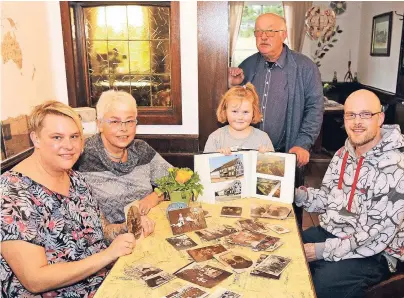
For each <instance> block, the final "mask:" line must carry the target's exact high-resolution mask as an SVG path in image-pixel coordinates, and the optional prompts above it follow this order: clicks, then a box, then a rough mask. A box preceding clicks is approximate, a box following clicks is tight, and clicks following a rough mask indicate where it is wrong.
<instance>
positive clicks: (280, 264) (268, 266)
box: [254, 255, 291, 276]
mask: <svg viewBox="0 0 404 298" xmlns="http://www.w3.org/2000/svg"><path fill="white" fill-rule="evenodd" d="M290 261H291V259H290V258H286V257H282V256H276V255H269V256H268V257H267V258H265V259H264V260H262V261H261V262H260V263H259V264H258V265H257V266H255V268H254V270H256V271H260V272H264V273H268V274H270V275H275V276H278V275H280V274H281V273H282V272H283V271H284V270H285V268H286V267H287V266H288V265H289V263H290Z"/></svg>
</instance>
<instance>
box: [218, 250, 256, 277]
mask: <svg viewBox="0 0 404 298" xmlns="http://www.w3.org/2000/svg"><path fill="white" fill-rule="evenodd" d="M213 257H214V258H215V259H216V260H218V261H219V262H220V263H222V264H224V265H225V266H230V267H231V269H232V270H233V271H234V272H236V273H243V272H244V271H246V270H247V269H248V268H250V267H251V266H253V264H254V262H253V261H252V260H251V259H250V258H249V257H247V256H245V255H243V254H240V253H238V252H234V251H225V252H222V253H220V254H217V255H214V256H213Z"/></svg>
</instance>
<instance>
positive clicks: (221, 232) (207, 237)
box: [195, 225, 238, 241]
mask: <svg viewBox="0 0 404 298" xmlns="http://www.w3.org/2000/svg"><path fill="white" fill-rule="evenodd" d="M237 232H238V230H237V229H236V228H234V227H232V226H229V225H220V226H216V227H212V228H209V229H204V230H200V231H196V232H195V234H196V235H198V236H199V238H201V239H202V240H204V241H212V240H216V239H219V238H222V237H225V236H228V235H230V234H233V233H237Z"/></svg>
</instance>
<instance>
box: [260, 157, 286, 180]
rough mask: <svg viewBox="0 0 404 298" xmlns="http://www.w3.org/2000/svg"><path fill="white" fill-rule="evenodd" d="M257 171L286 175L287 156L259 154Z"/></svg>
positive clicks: (279, 175)
mask: <svg viewBox="0 0 404 298" xmlns="http://www.w3.org/2000/svg"><path fill="white" fill-rule="evenodd" d="M257 173H260V174H265V175H272V176H278V177H283V176H285V158H284V157H282V156H275V155H266V154H258V155H257Z"/></svg>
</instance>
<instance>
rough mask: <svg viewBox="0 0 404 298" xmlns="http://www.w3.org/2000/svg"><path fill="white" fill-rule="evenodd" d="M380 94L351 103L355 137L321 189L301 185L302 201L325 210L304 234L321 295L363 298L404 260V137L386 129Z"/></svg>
mask: <svg viewBox="0 0 404 298" xmlns="http://www.w3.org/2000/svg"><path fill="white" fill-rule="evenodd" d="M383 121H384V113H383V112H382V110H381V105H380V101H379V99H378V98H377V96H376V95H375V94H374V93H372V92H370V91H367V90H359V91H356V92H354V93H352V94H351V95H350V96H349V97H348V98H347V100H346V102H345V105H344V122H345V129H346V132H347V134H348V139H347V140H346V142H345V146H344V147H342V148H341V149H340V150H338V151H337V153H336V154H335V155H334V157H333V159H332V160H331V163H330V165H329V167H328V169H327V172H326V174H325V176H324V179H323V182H322V186H321V188H320V189H313V188H305V187H300V188H299V189H297V190H296V196H295V202H296V205H298V206H303V207H304V208H305V209H306V210H307V211H308V212H320V213H322V214H321V215H320V226H318V227H312V228H310V229H307V230H305V231H304V232H303V234H302V239H303V242H304V243H305V244H304V249H305V253H306V258H307V260H308V261H309V265H310V270H311V273H312V276H313V283H314V287H315V289H316V292H317V297H319V298H322V297H327V298H330V297H331V298H332V297H364V295H365V291H366V289H367V288H368V287H370V286H372V285H375V284H377V283H379V282H381V281H383V280H385V279H387V278H389V277H390V275H391V272H394V271H396V270H397V268H398V267H399V266H400V265H401V263H402V261H404V223H403V219H404V153H403V151H404V137H403V135H402V134H401V131H400V128H399V126H398V125H383V126H382V123H383Z"/></svg>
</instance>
